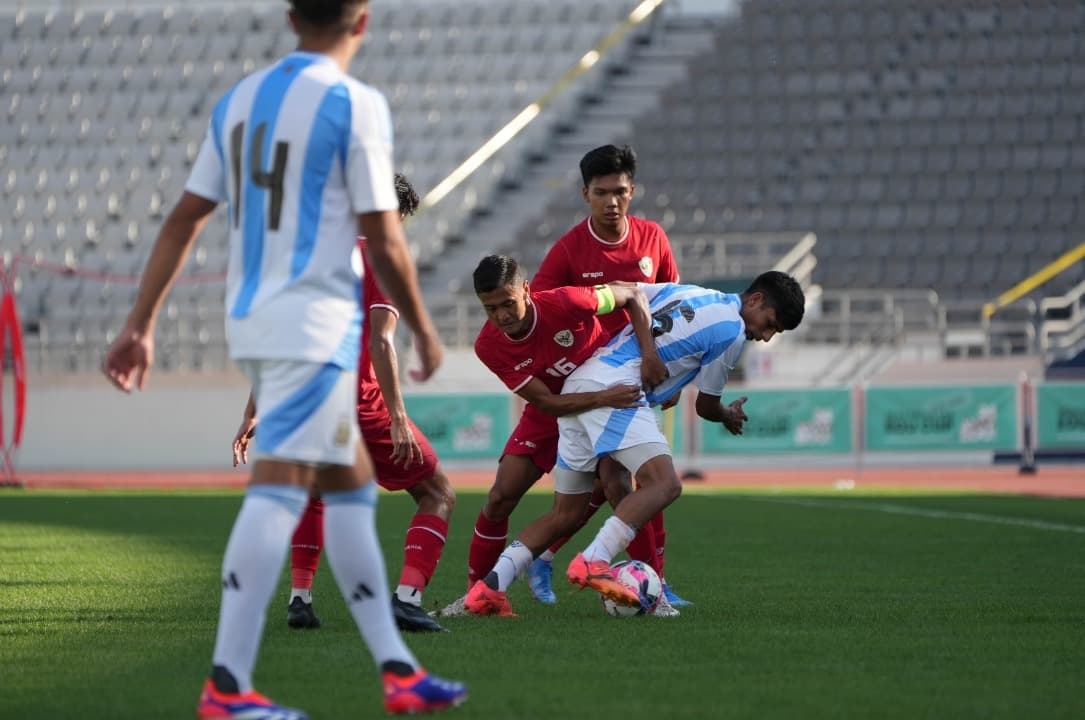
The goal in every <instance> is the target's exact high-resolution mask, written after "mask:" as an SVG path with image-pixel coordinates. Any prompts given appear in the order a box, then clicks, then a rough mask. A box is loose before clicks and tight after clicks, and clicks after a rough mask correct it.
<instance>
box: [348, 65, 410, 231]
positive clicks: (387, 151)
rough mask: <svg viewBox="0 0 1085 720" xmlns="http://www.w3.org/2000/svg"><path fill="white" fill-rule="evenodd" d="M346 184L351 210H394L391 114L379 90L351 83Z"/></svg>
mask: <svg viewBox="0 0 1085 720" xmlns="http://www.w3.org/2000/svg"><path fill="white" fill-rule="evenodd" d="M350 92H351V111H352V114H351V127H350V140H349V145H348V149H347V158H346V184H347V190H348V193H349V196H350V207H351V210H353V211H354V213H355V214H359V215H360V214H362V213H368V212H375V211H381V210H396V209H398V208H399V201H398V199H397V198H396V190H395V184H394V183H392V182H390V179H391V178H392V176H393V170H392V140H393V137H392V135H393V133H392V115H391V113H390V112H389V110H388V101H387V100H385V98H384V96H383V95H381V94H380V93H379V92H377V91H375V90H372V89H371V88H368V87H364V86H361V85H358V84H352V85H351V88H350Z"/></svg>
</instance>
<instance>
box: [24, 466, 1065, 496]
mask: <svg viewBox="0 0 1085 720" xmlns="http://www.w3.org/2000/svg"><path fill="white" fill-rule="evenodd" d="M447 472H448V476H449V479H450V480H451V481H452V484H453V486H454V487H456V488H463V489H465V490H466V489H485V488H488V487H489V486H490V484H491V483H492V482H493V477H494V474H493V470H492V469H491V470H448V471H447ZM247 479H248V473H246V472H244V471H243V470H234V471H215V472H176V471H169V472H165V471H163V472H132V471H123V472H24V473H20V475H19V480H20V481H21V482H22V483H23V484H24V485H25V486H26V487H27V488H28V489H31V490H38V489H123V488H128V489H137V488H138V489H160V490H182V489H183V490H190V489H196V488H241V487H243V486H244V485H245V481H246V480H247ZM849 481H850V482H851V483H854V489H856V490H862V489H863V488H907V489H909V490H913V491H914V490H921V489H923V488H930V489H932V490H939V491H943V492H945V491H952V490H960V491H963V492H990V493H1003V494H1026V495H1042V496H1049V497H1085V468H1082V467H1081V466H1077V467H1074V466H1060V465H1052V466H1041V467H1039V468H1038V469H1037V472H1036V474H1034V475H1022V474H1020V473H1019V472H1018V470H1017V468H1016V467H1011V466H992V467H974V468H960V467H951V468H930V467H916V468H907V467H905V468H881V467H879V468H863V469H862V470H857V469H856V468H837V469H833V468H824V469H812V470H803V469H798V470H797V469H772V470H706V471H705V472H704V478H703V479H701V480H687V481H686V485H687V487H689V488H691V489H692V488H695V487H720V488H724V487H731V488H754V489H757V488H759V489H771V488H788V487H802V488H807V489H812V490H817V489H819V488H820V489H824V490H826V491H834V490H839V489H841V488H842V487H847V484H848V483H849ZM540 487H541V488H543V489H548V488H549V487H550V485H549V482H547V481H545V480H544V481H543V483H542V484H541V485H540Z"/></svg>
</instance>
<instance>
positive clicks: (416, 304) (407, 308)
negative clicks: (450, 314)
mask: <svg viewBox="0 0 1085 720" xmlns="http://www.w3.org/2000/svg"><path fill="white" fill-rule="evenodd" d="M359 219H360V225H361V229H362V234H363V235H365V238H366V249H367V251H368V253H369V260H370V263H371V265H372V266H373V269H374V270H375V271H376V273H377V279H378V280H380V284H381V287H382V288H384V291H385V292H386V293H388V297H389V298H391V300H392V303H393V304H395V306H396V308H397V309H398V310H399V312H400V314H402V316H403V320H404V321H405V322H406V323H407V327H409V328H410V329H411V331H412V332H414V333H417V334H420V335H424V334H427V333H429V332H433V323H432V321H431V320H430V317H429V313H428V312H426V308H425V306H424V305H423V304H422V293H421V292H420V291H419V289H418V272H417V270H416V269H415V265H414V259H413V258H412V257H411V251H410V248H408V247H407V239H406V237H404V235H403V225H402V223H401V222H400V220H399V215H398V214H397V213H396V212H395V211H393V210H389V211H385V212H374V213H365V214H363V215H360V216H359Z"/></svg>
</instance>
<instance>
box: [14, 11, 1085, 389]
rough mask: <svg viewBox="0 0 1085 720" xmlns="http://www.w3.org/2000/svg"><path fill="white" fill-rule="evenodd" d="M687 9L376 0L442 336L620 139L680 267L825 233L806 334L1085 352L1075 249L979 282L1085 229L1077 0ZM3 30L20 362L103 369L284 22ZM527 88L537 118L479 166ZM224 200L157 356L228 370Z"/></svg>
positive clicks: (27, 18)
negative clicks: (1057, 305) (1048, 315)
mask: <svg viewBox="0 0 1085 720" xmlns="http://www.w3.org/2000/svg"><path fill="white" fill-rule="evenodd" d="M689 5H690V6H694V5H696V4H695V3H689ZM681 6H682V3H680V2H664V3H662V5H661V6H660V7H656V3H644V4H642V3H640V2H636V1H635V0H620V1H617V2H615V1H613V0H610V1H607V2H603V1H601V0H554V1H553V2H546V3H530V2H520V1H518V0H469V1H461V2H452V1H451V0H429V1H425V2H423V1H422V0H405V1H403V2H397V3H374V7H373V12H374V14H375V18H374V23H375V25H377V26H380V27H381V28H382V32H379V33H373V34H372V38H371V39H370V40H369V41H368V42H369V44H368V45H367V46H366V47H365V48H364V49H363V52H362V53H361V55H360V57H359V61H358V63H357V65H356V67H355V70H356V73H357V74H358V75H359V76H360V77H363V78H365V79H366V80H367V81H369V82H371V83H372V84H374V85H376V86H378V87H380V88H381V89H383V90H384V91H385V93H386V94H387V96H388V98H389V100H390V102H391V104H392V106H393V115H394V118H395V121H396V133H397V155H398V158H397V161H398V163H399V165H400V169H402V170H403V171H404V172H405V173H407V174H408V175H409V176H410V177H411V178H412V180H413V181H414V183H415V185H416V186H417V187H418V188H419V189H420V190H421V191H423V192H427V191H434V190H435V189H437V190H438V191H439V192H437V193H435V194H431V195H430V196H429V198H428V200H429V202H427V203H426V205H427V206H426V207H425V208H424V211H423V212H422V213H421V215H420V216H419V217H418V218H417V219H416V220H414V221H412V222H411V224H410V225H409V227H408V232H409V235H410V237H411V241H412V244H413V250H414V252H415V255H416V258H417V259H418V261H419V263H420V266H421V267H422V269H423V273H424V275H423V280H424V284H425V288H426V290H427V296H428V300H429V302H430V303H431V306H432V307H433V309H434V313H435V315H436V316H437V318H438V319H439V320H440V322H441V324H442V328H443V332H444V335H445V338H446V341H448V342H450V343H452V344H455V345H466V344H469V342H470V340H471V339H472V338H473V336H474V333H475V331H476V330H477V327H478V324H479V316H478V314H477V312H475V303H474V299H473V298H472V297H470V296H469V295H468V296H467V297H464V294H463V292H462V290H461V289H462V286H463V285H464V283H463V280H464V278H465V276H466V273H467V271H468V270H469V268H470V267H471V266H473V262H474V260H475V259H476V258H477V257H478V256H479V255H480V254H482V253H484V252H488V251H493V250H501V251H508V252H511V253H513V254H516V255H518V256H520V257H521V258H522V259H523V260H524V263H525V265H526V266H528V267H529V268H530V267H533V265H534V263H537V262H538V260H539V259H540V258H541V257H542V255H543V254H544V253H545V250H546V249H547V247H548V246H549V244H550V243H552V242H553V241H554V240H556V238H557V237H558V236H559V235H560V234H561V233H562V232H563V231H564V230H565V229H567V228H568V227H569V226H570V225H572V224H573V223H574V222H576V221H578V220H579V219H581V218H582V217H583V213H584V211H583V206H582V203H581V200H580V196H579V180H578V179H577V178H578V176H577V173H576V167H575V162H576V159H578V158H579V156H580V155H581V154H582V153H583V151H584V150H586V149H587V148H589V147H591V146H593V145H597V144H601V143H604V142H628V143H630V144H632V145H633V146H634V147H635V148H636V149H637V151H638V153H639V156H640V168H641V169H640V171H639V174H638V178H637V182H638V186H639V192H638V197H637V198H636V200H635V203H634V208H633V209H634V212H636V213H637V214H641V215H644V216H646V217H649V218H651V219H653V220H656V221H658V222H660V223H661V224H662V225H663V226H664V228H665V229H666V230H667V232H668V233H669V234H670V237H671V240H672V243H673V244H674V246H675V249H676V252H677V254H678V256H679V258H680V263H681V264H682V267H681V269H682V272H683V275H684V277H685V278H687V279H689V280H694V281H701V282H726V281H728V280H730V281H734V280H735V278H736V277H742V276H743V274H744V273H745V270H742V269H740V268H738V267H737V266H736V263H737V262H738V258H740V257H741V256H742V255H743V254H744V253H745V252H746V250H744V248H747V249H748V248H751V247H753V248H757V247H762V246H764V247H767V246H770V245H771V244H772V243H773V242H777V240H778V239H779V238H787V239H788V240H787V243H788V245H787V246H786V247H782V248H781V249H779V251H774V255H773V258H772V259H771V262H772V263H775V262H778V261H780V260H781V259H782V258H783V257H784V255H786V254H787V249H788V248H789V247H791V248H793V247H795V246H797V245H798V244H799V242H800V240H801V239H803V238H807V237H813V238H816V245H814V246H813V247H812V248H810V247H807V248H806V250H807V252H806V253H805V254H804V255H803V257H802V258H798V259H795V258H792V260H794V261H796V262H801V263H802V265H801V266H802V267H804V268H805V269H806V270H807V271H809V273H811V275H810V279H811V282H812V283H814V284H816V285H818V286H820V288H821V289H822V292H821V295H820V298H821V301H820V303H821V308H820V310H821V312H820V315H821V318H822V319H821V320H820V321H818V320H815V321H813V322H811V323H810V328H809V329H808V330H807V339H808V340H810V341H815V340H816V341H820V342H828V343H831V344H836V345H840V344H844V345H849V344H865V345H889V346H891V347H895V346H897V345H899V343H900V341H901V339H902V338H903V337H905V336H907V334H908V333H911V337H912V338H913V339H916V338H918V339H922V338H925V337H926V338H931V337H936V344H937V345H938V348H939V351H940V352H945V353H949V354H954V353H956V354H965V355H967V354H992V353H993V354H998V353H1003V352H1013V353H1022V352H1024V353H1033V354H1035V353H1038V352H1040V351H1042V350H1044V349H1047V347H1048V346H1049V345H1050V344H1051V341H1050V338H1052V337H1055V338H1062V339H1063V340H1065V343H1064V344H1065V348H1063V355H1068V356H1072V355H1073V354H1074V353H1075V352H1076V351H1077V350H1079V349H1080V347H1079V346H1080V344H1081V333H1080V315H1081V313H1080V306H1081V301H1080V297H1081V295H1082V291H1081V288H1080V285H1079V283H1080V282H1081V281H1082V279H1083V278H1085V274H1083V271H1082V267H1083V265H1082V263H1081V262H1080V261H1079V262H1077V263H1076V264H1071V265H1070V267H1069V269H1067V270H1065V271H1064V272H1061V273H1058V274H1056V275H1054V277H1052V278H1051V279H1050V281H1048V282H1046V283H1044V284H1042V285H1039V286H1038V287H1036V288H1033V289H1031V290H1030V291H1028V292H1025V293H1024V295H1023V297H1022V299H1020V300H1015V302H1013V303H1010V304H1006V306H1005V307H1002V306H1001V305H999V306H998V308H997V311H996V312H995V313H994V314H993V315H992V314H991V313H990V312H988V313H984V312H983V307H984V305H985V304H988V303H991V302H992V301H993V300H995V299H996V298H998V297H999V295H1000V294H1001V293H1003V292H1004V291H1006V290H1008V289H1010V288H1012V287H1014V286H1015V285H1016V284H1017V283H1018V282H1020V281H1022V280H1024V279H1026V278H1028V277H1029V276H1030V275H1031V274H1033V273H1035V272H1036V271H1039V270H1041V269H1042V268H1044V267H1045V266H1047V265H1048V264H1049V263H1051V262H1052V261H1055V260H1057V259H1058V258H1060V257H1061V256H1063V255H1064V254H1066V253H1068V252H1070V251H1072V250H1073V249H1074V248H1075V247H1076V246H1077V245H1078V244H1079V243H1081V242H1082V241H1083V240H1082V237H1081V235H1080V233H1079V229H1080V227H1081V226H1082V224H1083V223H1082V220H1083V213H1085V208H1083V207H1082V203H1083V202H1085V200H1083V199H1082V198H1083V196H1085V142H1083V139H1085V138H1083V134H1085V128H1083V124H1085V62H1083V61H1082V57H1085V47H1083V45H1085V6H1083V5H1082V4H1081V3H1080V2H1078V1H1077V0H1049V1H1047V2H1044V3H1039V4H1032V3H1029V4H1026V3H1020V2H1008V1H1002V0H977V1H976V2H969V3H967V4H953V3H951V4H946V3H935V2H933V1H931V0H918V1H914V0H909V1H905V0H878V1H877V2H867V1H865V0H747V1H746V2H741V3H731V2H720V3H702V4H701V6H712V7H714V8H715V9H716V10H719V9H721V8H727V9H728V10H729V11H728V12H717V13H715V14H710V15H705V16H703V17H702V16H698V17H693V18H691V17H690V16H689V15H683V14H682V13H680V12H679V10H681V9H682V7H681ZM644 7H648V9H647V10H645V11H644V12H643V13H642V14H641V15H640V16H636V15H635V14H634V17H635V20H636V22H634V21H632V20H631V15H630V13H634V11H635V10H637V9H638V8H644ZM0 28H3V29H2V30H0V37H2V39H3V42H2V43H0V56H2V61H3V62H2V65H0V68H2V69H0V98H2V103H0V112H2V113H3V114H4V118H3V122H2V123H0V183H2V184H3V188H4V196H5V199H6V202H5V208H6V210H7V212H5V213H4V214H3V216H2V217H0V240H2V245H3V253H4V259H5V264H6V265H8V266H10V265H11V264H12V263H13V262H17V263H18V267H17V272H16V273H15V277H14V282H15V289H16V295H17V300H18V305H19V309H20V316H21V318H22V320H23V324H24V330H25V332H26V338H27V346H28V362H29V364H30V366H31V367H32V368H34V369H36V370H41V371H49V372H57V371H59V372H72V371H81V370H88V369H93V368H94V367H95V366H96V365H97V362H98V360H99V357H100V353H101V350H102V348H103V347H104V346H105V344H106V342H107V341H108V339H109V337H110V333H112V332H115V331H116V329H117V328H118V327H119V326H120V323H121V318H120V317H118V313H119V310H118V309H119V308H124V307H126V306H127V305H128V303H129V300H130V298H131V296H132V293H133V292H134V286H133V284H132V279H133V278H134V277H135V275H136V274H137V273H138V271H139V269H140V268H141V267H142V264H143V261H144V259H145V257H146V253H147V251H148V249H149V247H150V243H151V241H152V240H153V237H154V234H155V232H156V230H157V227H158V224H159V223H160V221H161V219H162V217H163V214H164V213H165V212H166V211H167V210H168V207H167V205H168V203H170V202H172V200H173V199H174V198H175V197H176V196H177V195H178V192H179V190H180V188H181V186H182V184H183V182H184V179H185V178H186V176H187V172H188V168H189V166H190V164H191V162H192V160H193V158H194V155H195V152H196V150H197V148H198V145H199V142H200V140H201V138H202V135H203V132H204V128H205V123H206V121H207V120H206V118H207V113H208V110H209V108H210V107H211V106H212V105H213V103H214V102H215V100H216V99H217V98H218V97H219V96H220V95H221V94H222V93H223V92H224V91H225V90H226V89H227V88H229V87H230V85H231V84H232V83H233V82H234V81H235V80H236V79H237V78H238V77H240V76H241V75H242V74H243V73H245V72H248V71H250V70H252V69H253V68H255V67H257V66H259V65H261V64H264V63H268V62H270V61H271V60H272V59H274V58H275V57H277V56H279V55H280V54H282V53H283V52H285V51H287V50H288V49H290V47H291V43H292V35H291V33H290V32H289V29H288V28H287V27H286V25H285V22H284V20H283V13H282V7H281V6H280V5H279V4H277V3H248V2H237V3H230V4H228V5H224V4H222V3H219V4H218V5H208V4H203V3H184V4H181V3H164V2H158V3H154V2H147V3H129V2H124V3H121V2H117V3H113V4H107V3H101V2H93V3H91V2H82V3H81V2H70V3H65V4H63V5H61V6H60V7H57V8H41V7H39V6H38V5H37V4H35V3H14V4H12V3H8V4H7V8H6V9H3V7H0ZM535 102H538V104H537V105H536V106H535V108H536V111H537V116H536V114H532V116H531V117H533V120H532V121H531V122H526V123H524V125H523V128H522V131H520V132H519V133H509V135H510V138H506V139H509V140H510V141H509V142H508V143H507V144H505V145H503V146H501V147H500V149H497V150H495V152H494V153H493V154H492V156H490V155H488V156H486V158H485V161H481V162H479V163H478V167H477V169H474V167H473V166H471V167H469V168H461V163H463V162H464V161H465V160H467V159H468V158H469V157H471V156H472V154H473V153H475V151H476V150H478V149H479V148H480V147H483V146H484V144H485V143H487V141H488V140H489V139H490V138H492V137H493V136H494V135H495V133H499V131H501V130H502V128H505V127H506V124H507V123H509V122H510V121H513V120H514V119H515V118H517V117H520V113H521V111H522V110H523V109H524V108H525V107H529V106H530V104H531V103H535ZM458 168H459V169H461V171H462V172H460V173H459V175H457V174H456V171H457V169H458ZM468 170H473V171H470V172H468ZM450 176H454V177H456V178H457V182H456V184H453V185H451V186H449V185H442V184H441V183H442V181H443V180H445V179H447V178H449V177H450ZM224 222H225V219H224V215H219V216H218V217H217V219H216V223H217V225H216V224H215V223H213V224H212V226H211V227H209V228H208V229H207V230H206V231H205V232H204V234H203V235H202V236H201V238H200V240H199V244H198V246H197V247H196V249H195V251H194V254H193V257H192V259H191V260H190V262H189V265H188V268H187V269H186V282H183V283H182V284H181V285H179V286H178V287H177V289H176V290H175V291H174V292H173V294H172V295H171V297H170V300H169V302H170V306H169V308H168V311H167V313H166V321H165V322H164V323H163V326H162V327H160V328H159V331H160V333H161V339H160V345H161V358H160V359H161V362H162V363H163V364H164V365H165V367H167V368H171V369H179V370H193V369H196V370H199V369H219V368H222V367H224V366H225V359H224V352H223V348H224V337H223V330H222V310H221V307H220V305H221V296H222V292H223V287H222V281H221V273H222V271H223V269H224V265H225V246H224V242H225V233H224V232H223V231H222V224H223V223H224ZM815 257H816V264H815V262H814V258H815ZM1064 293H1065V294H1067V298H1068V299H1066V300H1065V302H1064V305H1065V308H1070V309H1069V310H1065V308H1064V311H1062V317H1056V318H1054V319H1056V320H1060V319H1061V320H1066V321H1068V322H1070V327H1069V328H1068V329H1063V330H1060V329H1059V326H1057V325H1056V326H1050V327H1049V328H1048V329H1047V330H1045V329H1044V328H1043V321H1044V316H1043V312H1042V308H1041V303H1040V298H1042V297H1046V296H1057V295H1062V294H1064ZM1075 308H1076V309H1075ZM1055 313H1056V314H1058V311H1055ZM1075 319H1076V320H1077V322H1076V324H1075V323H1074V320H1075ZM999 323H1002V325H1000V324H999ZM1060 333H1061V334H1060ZM1075 333H1076V334H1075ZM917 341H918V340H917ZM1045 343H1048V344H1047V345H1045ZM878 364H879V363H878V362H875V361H874V360H871V365H870V368H869V369H870V370H874V369H876V367H877V366H878Z"/></svg>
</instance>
